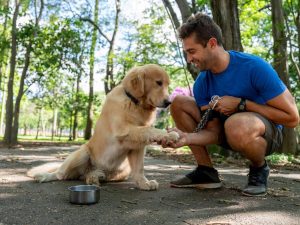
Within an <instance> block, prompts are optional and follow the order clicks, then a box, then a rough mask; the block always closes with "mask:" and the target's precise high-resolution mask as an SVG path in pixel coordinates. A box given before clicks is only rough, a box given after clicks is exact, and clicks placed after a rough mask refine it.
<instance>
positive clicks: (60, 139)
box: [0, 135, 86, 144]
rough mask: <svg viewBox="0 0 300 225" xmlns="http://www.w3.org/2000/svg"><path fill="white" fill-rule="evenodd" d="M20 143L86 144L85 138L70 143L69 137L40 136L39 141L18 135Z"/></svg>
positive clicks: (0, 138)
mask: <svg viewBox="0 0 300 225" xmlns="http://www.w3.org/2000/svg"><path fill="white" fill-rule="evenodd" d="M2 140H3V137H0V141H2ZM18 142H21V143H22V142H36V143H43V142H44V143H49V142H53V143H57V142H58V143H65V144H83V143H85V142H86V140H84V139H83V138H78V139H77V140H72V141H69V137H67V136H62V137H53V140H52V137H51V136H39V137H38V139H35V136H31V135H18Z"/></svg>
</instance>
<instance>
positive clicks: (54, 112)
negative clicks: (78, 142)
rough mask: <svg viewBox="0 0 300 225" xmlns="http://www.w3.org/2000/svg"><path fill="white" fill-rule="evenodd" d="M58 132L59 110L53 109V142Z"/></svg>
mask: <svg viewBox="0 0 300 225" xmlns="http://www.w3.org/2000/svg"><path fill="white" fill-rule="evenodd" d="M56 131H57V108H54V109H53V120H52V131H51V140H52V141H53V140H54V136H55V134H56Z"/></svg>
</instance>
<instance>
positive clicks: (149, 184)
mask: <svg viewBox="0 0 300 225" xmlns="http://www.w3.org/2000/svg"><path fill="white" fill-rule="evenodd" d="M138 188H139V189H141V190H144V191H154V190H157V189H158V183H157V181H156V180H147V181H145V182H139V183H138Z"/></svg>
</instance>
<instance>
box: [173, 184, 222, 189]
mask: <svg viewBox="0 0 300 225" xmlns="http://www.w3.org/2000/svg"><path fill="white" fill-rule="evenodd" d="M170 186H171V187H175V188H198V189H216V188H221V187H222V183H213V184H186V185H177V184H170Z"/></svg>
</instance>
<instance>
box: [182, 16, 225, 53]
mask: <svg viewBox="0 0 300 225" xmlns="http://www.w3.org/2000/svg"><path fill="white" fill-rule="evenodd" d="M193 33H195V35H196V36H195V37H196V42H197V43H200V44H201V45H202V46H203V47H206V45H207V42H208V40H209V39H210V38H212V37H213V38H216V39H217V42H218V45H219V46H222V30H221V28H220V27H219V26H218V25H217V24H216V23H215V22H214V21H213V20H212V18H210V17H209V16H207V15H205V14H203V13H197V14H195V15H192V16H190V17H189V18H188V19H187V21H186V22H185V23H183V24H182V25H181V26H180V27H179V28H178V36H179V38H180V39H181V40H182V39H185V38H187V37H190V36H191V35H192V34H193Z"/></svg>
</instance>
